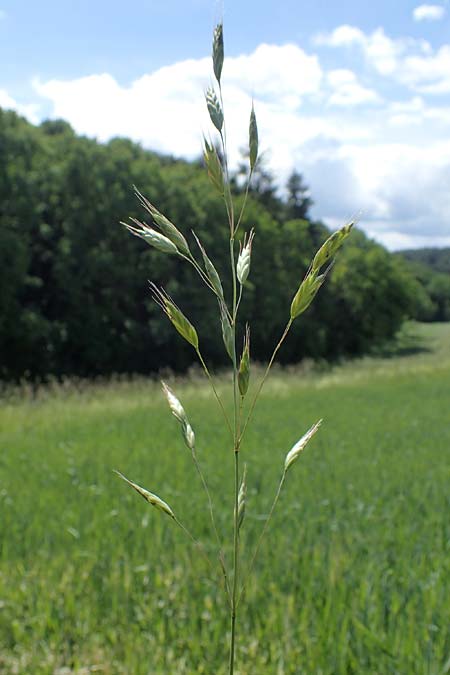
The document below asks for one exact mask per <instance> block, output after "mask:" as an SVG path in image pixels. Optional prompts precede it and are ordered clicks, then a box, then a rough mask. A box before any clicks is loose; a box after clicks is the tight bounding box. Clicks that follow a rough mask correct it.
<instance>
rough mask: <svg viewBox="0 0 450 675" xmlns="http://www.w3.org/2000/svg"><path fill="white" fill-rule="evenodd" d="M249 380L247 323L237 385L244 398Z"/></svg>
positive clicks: (248, 333) (248, 331) (248, 332)
mask: <svg viewBox="0 0 450 675" xmlns="http://www.w3.org/2000/svg"><path fill="white" fill-rule="evenodd" d="M249 382H250V328H249V325H248V324H247V326H246V330H245V337H244V348H243V350H242V356H241V361H240V363H239V372H238V386H239V392H240V394H241V396H242V398H244V396H245V394H246V393H247V390H248V385H249Z"/></svg>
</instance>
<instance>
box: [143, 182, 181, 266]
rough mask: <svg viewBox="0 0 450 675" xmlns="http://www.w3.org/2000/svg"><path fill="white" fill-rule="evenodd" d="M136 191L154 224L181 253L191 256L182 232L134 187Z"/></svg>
mask: <svg viewBox="0 0 450 675" xmlns="http://www.w3.org/2000/svg"><path fill="white" fill-rule="evenodd" d="M134 191H135V193H136V197H137V198H138V199H139V201H140V203H141V206H143V207H144V209H145V210H146V211H148V213H149V214H150V215H151V217H152V219H153V222H154V223H155V225H156V226H157V227H159V229H160V230H161V232H162V233H163V234H164V236H166V237H167V238H168V239H170V241H171V242H172V243H173V244H174V245H175V246H176V247H177V249H178V250H179V251H181V252H182V253H184V255H189V253H190V252H189V246H188V243H187V241H186V239H185V237H184V236H183V235H182V234H181V232H180V230H179V229H178V228H177V227H175V225H174V224H173V223H172V222H171V221H170V220H169V219H168V218H166V216H165V215H163V214H162V213H160V211H158V209H157V208H156V207H155V206H153V204H151V202H149V200H148V199H147V198H146V197H144V195H143V194H141V193H140V192H139V190H138V189H137V187H136V186H135V185H134Z"/></svg>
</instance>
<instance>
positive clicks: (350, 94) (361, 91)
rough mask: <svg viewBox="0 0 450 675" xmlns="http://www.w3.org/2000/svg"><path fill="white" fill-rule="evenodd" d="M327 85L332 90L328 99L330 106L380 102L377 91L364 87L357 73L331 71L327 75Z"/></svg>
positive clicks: (344, 70)
mask: <svg viewBox="0 0 450 675" xmlns="http://www.w3.org/2000/svg"><path fill="white" fill-rule="evenodd" d="M327 83H328V84H329V86H330V88H331V90H332V94H331V96H330V98H329V99H328V103H329V105H339V106H354V105H361V104H365V103H377V102H379V101H380V97H379V96H378V94H377V92H376V91H374V90H373V89H368V88H367V87H363V86H362V85H361V84H360V83H359V82H358V80H357V77H356V75H355V73H354V72H353V71H351V70H348V69H346V68H339V69H337V70H330V71H329V72H328V73H327Z"/></svg>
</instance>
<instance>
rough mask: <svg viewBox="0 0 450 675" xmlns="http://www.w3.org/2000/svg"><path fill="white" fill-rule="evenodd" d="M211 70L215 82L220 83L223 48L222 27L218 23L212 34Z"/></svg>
mask: <svg viewBox="0 0 450 675" xmlns="http://www.w3.org/2000/svg"><path fill="white" fill-rule="evenodd" d="M212 56H213V70H214V75H215V76H216V79H217V82H219V83H220V76H221V75H222V67H223V59H224V48H223V25H222V24H221V23H218V24H217V26H216V27H215V28H214V34H213V53H212Z"/></svg>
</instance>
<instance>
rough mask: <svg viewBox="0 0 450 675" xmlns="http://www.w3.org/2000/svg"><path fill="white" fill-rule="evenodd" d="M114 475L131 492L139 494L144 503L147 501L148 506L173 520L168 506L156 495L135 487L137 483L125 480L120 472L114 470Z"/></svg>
mask: <svg viewBox="0 0 450 675" xmlns="http://www.w3.org/2000/svg"><path fill="white" fill-rule="evenodd" d="M114 473H116V474H117V475H118V476H119V477H120V478H121V479H122V480H124V481H125V483H128V485H130V486H131V487H132V488H133V490H136V492H137V493H138V494H140V495H141V497H143V498H144V499H145V501H147V502H148V503H149V504H151V505H152V506H154V507H155V508H156V509H159V510H160V511H163V512H164V513H166V514H167V515H168V516H170V517H171V518H174V519H175V514H174V512H173V511H172V509H171V508H170V506H169V505H168V504H167V503H166V502H165V501H163V500H162V499H161V498H160V497H158V495H155V494H153V492H149V491H148V490H146V489H145V488H143V487H141V486H140V485H137V483H133V481H131V480H128V478H126V477H125V476H124V475H123V473H120V471H116V470H114Z"/></svg>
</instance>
